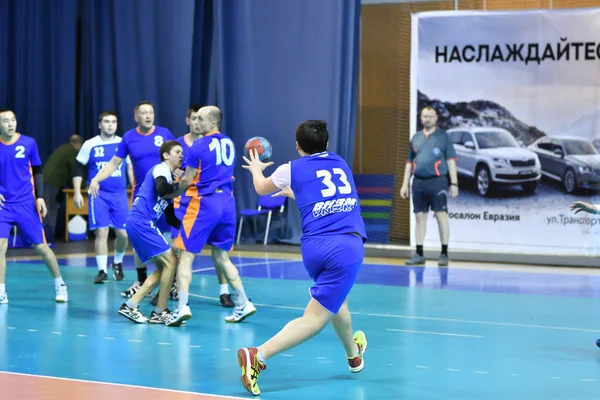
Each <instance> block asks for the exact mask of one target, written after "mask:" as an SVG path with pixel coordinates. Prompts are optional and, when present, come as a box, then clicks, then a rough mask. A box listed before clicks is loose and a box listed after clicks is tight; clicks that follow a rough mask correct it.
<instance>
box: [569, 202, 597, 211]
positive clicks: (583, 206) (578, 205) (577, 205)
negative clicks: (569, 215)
mask: <svg viewBox="0 0 600 400" xmlns="http://www.w3.org/2000/svg"><path fill="white" fill-rule="evenodd" d="M571 211H575V214H577V213H579V212H581V211H584V212H586V213H589V214H598V213H599V212H600V207H599V205H598V204H595V205H594V204H590V203H586V202H584V201H576V202H574V203H573V204H571Z"/></svg>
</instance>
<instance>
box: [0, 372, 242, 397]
mask: <svg viewBox="0 0 600 400" xmlns="http://www.w3.org/2000/svg"><path fill="white" fill-rule="evenodd" d="M0 374H7V375H20V376H33V377H36V378H46V379H56V380H59V381H71V382H83V383H93V384H96V385H109V386H120V387H131V388H136V389H146V390H154V391H157V392H171V393H181V394H190V395H196V396H212V397H219V398H222V399H234V400H247V398H246V397H234V396H224V395H220V394H211V393H199V392H187V391H185V390H174V389H162V388H154V387H149V386H139V385H127V384H123V383H110V382H100V381H88V380H85V379H72V378H59V377H56V376H48V375H36V374H24V373H21V372H7V371H0Z"/></svg>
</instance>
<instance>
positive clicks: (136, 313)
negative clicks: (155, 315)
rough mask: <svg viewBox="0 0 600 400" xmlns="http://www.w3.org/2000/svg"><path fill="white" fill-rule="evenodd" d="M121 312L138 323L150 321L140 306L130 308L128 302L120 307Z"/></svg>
mask: <svg viewBox="0 0 600 400" xmlns="http://www.w3.org/2000/svg"><path fill="white" fill-rule="evenodd" d="M119 314H121V315H122V316H124V317H125V318H128V319H130V320H131V321H133V322H137V323H138V324H144V323H146V322H148V318H146V317H144V316H143V315H142V313H141V312H140V308H139V307H136V308H129V307H128V306H127V303H123V304H121V308H119Z"/></svg>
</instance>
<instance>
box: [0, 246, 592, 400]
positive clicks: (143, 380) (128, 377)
mask: <svg viewBox="0 0 600 400" xmlns="http://www.w3.org/2000/svg"><path fill="white" fill-rule="evenodd" d="M236 254H240V253H236ZM268 257H269V258H265V257H264V256H261V255H259V254H258V253H253V254H250V255H243V254H242V255H236V256H233V257H232V260H233V261H234V263H236V264H237V265H238V266H239V269H240V273H241V275H242V277H243V280H244V285H245V288H246V292H247V293H248V295H249V297H250V298H251V299H252V301H253V302H254V303H255V305H256V306H257V309H258V312H257V313H256V314H255V315H254V316H252V317H251V318H249V319H248V320H246V321H245V322H243V323H241V324H227V323H225V321H224V320H223V318H224V317H225V316H226V315H228V312H229V311H230V309H224V308H221V307H220V306H219V304H218V294H219V293H218V282H217V280H216V277H215V273H214V270H213V268H212V263H211V260H210V257H209V256H206V255H201V256H199V257H197V259H196V262H195V264H194V270H195V274H194V280H193V282H192V288H191V292H192V293H193V294H192V295H191V299H190V306H191V308H192V312H193V318H192V319H191V320H190V321H188V323H187V324H186V325H184V326H182V327H179V328H169V327H166V326H154V325H136V324H133V323H132V322H130V321H129V320H126V319H125V318H123V317H122V316H120V315H118V314H117V309H118V308H119V306H120V304H121V303H122V302H123V298H122V297H121V296H120V295H119V292H120V291H122V290H124V289H126V288H127V287H129V285H130V284H131V283H132V281H133V280H135V277H136V275H135V271H134V270H133V269H132V267H131V266H132V265H133V259H132V257H131V256H127V257H126V258H125V262H124V265H127V266H130V267H129V269H126V271H125V272H126V277H125V281H123V282H115V281H113V280H110V281H109V282H108V283H107V284H104V285H94V284H93V283H92V281H93V276H94V275H95V273H96V268H95V261H94V258H93V257H87V256H83V255H82V256H71V257H70V258H66V259H60V260H59V262H60V264H61V265H62V271H63V277H64V278H65V281H66V282H67V284H68V286H69V297H70V301H69V303H68V304H55V303H54V301H53V299H54V288H53V283H52V280H51V279H50V276H49V274H48V273H47V271H46V268H45V267H44V266H43V264H41V262H40V261H36V260H18V261H17V260H12V261H11V260H9V263H8V273H7V291H8V293H9V298H10V304H8V305H0V371H11V372H19V373H26V374H34V375H44V376H53V377H64V378H73V379H80V380H88V381H98V382H110V383H121V384H129V385H139V386H145V387H154V388H165V389H173V390H181V391H189V392H197V393H204V394H217V395H224V396H232V397H244V398H246V397H252V396H250V395H249V394H248V393H247V392H246V391H245V390H244V389H243V387H242V386H241V385H240V383H239V376H240V370H239V368H238V365H237V359H236V350H237V349H238V348H239V347H245V346H256V345H260V344H261V343H262V342H263V341H265V340H266V339H268V338H269V337H270V336H271V335H273V334H275V333H276V332H277V331H278V330H279V329H280V328H281V327H283V325H284V324H285V323H287V322H288V321H289V320H290V319H293V318H295V317H298V316H300V315H301V314H302V312H303V309H304V306H305V305H306V303H307V302H308V300H309V297H308V296H309V295H308V288H309V286H310V280H309V277H308V275H307V273H306V272H305V270H304V268H303V265H302V262H301V261H300V260H299V259H298V257H297V256H290V255H287V256H286V255H283V254H281V255H270V256H268ZM289 258H292V259H289ZM402 262H403V260H383V259H373V260H369V259H367V260H366V263H365V265H364V266H363V269H362V271H361V273H360V275H359V278H358V283H357V285H356V286H355V288H354V290H353V292H352V293H351V297H350V303H349V304H350V309H351V311H353V322H354V328H355V329H357V330H358V329H360V330H363V331H365V333H366V335H367V339H368V340H369V348H368V351H367V353H366V354H365V369H364V370H363V372H361V373H359V374H351V373H350V372H349V371H348V367H347V364H346V362H345V355H344V351H343V348H342V346H341V345H340V344H339V343H338V341H337V338H336V336H335V334H334V332H333V329H332V328H331V327H328V328H326V329H325V330H324V331H323V332H322V333H321V334H320V335H318V336H316V337H315V338H313V339H312V340H310V341H309V342H307V343H305V344H303V345H301V346H300V347H298V348H295V349H292V350H289V351H288V352H286V353H284V354H281V355H280V356H278V357H275V358H273V359H271V360H269V363H268V369H267V370H265V371H264V372H263V373H262V374H261V378H260V381H259V383H260V387H261V389H262V395H261V398H265V399H309V398H318V399H448V400H449V399H463V400H467V399H477V400H481V399H503V400H506V399H510V400H516V399H599V398H600V349H598V348H597V347H596V346H595V340H596V339H597V338H600V272H599V271H598V270H585V269H558V268H556V269H551V268H534V267H532V268H525V267H522V268H521V267H515V266H503V265H477V264H472V263H471V264H462V263H453V264H452V265H451V267H450V268H438V267H437V266H435V265H434V264H432V266H427V267H425V268H409V267H404V266H401V265H393V264H401V263H402ZM111 279H112V276H111ZM175 306H176V305H175V302H171V303H170V307H171V309H173V308H174V307H175ZM141 309H142V311H143V312H144V313H145V314H149V313H150V311H151V310H152V309H153V308H152V306H150V304H148V303H147V302H146V303H145V304H142V306H141ZM0 398H2V396H1V395H0ZM10 398H19V397H18V395H17V396H16V397H15V396H11V397H10Z"/></svg>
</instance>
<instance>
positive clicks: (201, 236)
mask: <svg viewBox="0 0 600 400" xmlns="http://www.w3.org/2000/svg"><path fill="white" fill-rule="evenodd" d="M235 225H236V211H235V197H233V196H232V195H231V194H227V193H214V194H211V195H209V196H202V197H192V198H190V199H189V202H188V204H187V205H186V212H185V216H184V217H183V219H182V221H181V228H179V236H177V239H176V240H175V246H176V247H177V248H179V249H181V250H185V251H188V252H190V253H194V254H198V253H200V252H201V251H202V248H203V247H204V245H205V244H209V245H212V246H215V247H218V248H220V249H221V250H225V251H230V250H231V249H232V248H233V242H234V238H235Z"/></svg>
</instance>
